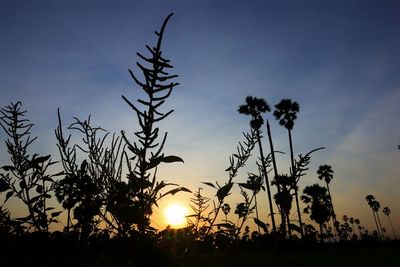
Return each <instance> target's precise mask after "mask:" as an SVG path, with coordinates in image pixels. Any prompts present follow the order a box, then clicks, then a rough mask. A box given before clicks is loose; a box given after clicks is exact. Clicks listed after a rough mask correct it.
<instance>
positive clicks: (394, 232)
mask: <svg viewBox="0 0 400 267" xmlns="http://www.w3.org/2000/svg"><path fill="white" fill-rule="evenodd" d="M387 217H388V219H389V223H390V226H391V227H392V231H393V236H394V239H397V237H396V231H395V230H394V227H393V224H392V220H391V219H390V216H389V215H388V216H387Z"/></svg>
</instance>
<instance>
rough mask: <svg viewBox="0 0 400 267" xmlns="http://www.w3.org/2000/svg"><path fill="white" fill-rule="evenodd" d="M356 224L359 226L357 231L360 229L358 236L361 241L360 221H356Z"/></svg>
mask: <svg viewBox="0 0 400 267" xmlns="http://www.w3.org/2000/svg"><path fill="white" fill-rule="evenodd" d="M354 223H355V224H356V225H357V229H358V236H359V238H360V239H361V232H360V228H361V227H360V219H354Z"/></svg>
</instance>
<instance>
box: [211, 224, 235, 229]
mask: <svg viewBox="0 0 400 267" xmlns="http://www.w3.org/2000/svg"><path fill="white" fill-rule="evenodd" d="M215 226H217V227H223V228H228V229H232V228H233V225H232V224H230V223H218V224H215Z"/></svg>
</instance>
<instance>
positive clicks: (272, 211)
mask: <svg viewBox="0 0 400 267" xmlns="http://www.w3.org/2000/svg"><path fill="white" fill-rule="evenodd" d="M257 140H258V148H259V149H260V157H261V163H262V168H263V172H264V176H265V184H266V185H267V194H268V201H269V210H270V214H271V220H272V229H273V230H274V232H275V233H276V225H275V217H274V208H273V207H272V199H271V190H270V188H269V181H268V173H267V167H266V166H265V162H264V152H263V149H262V145H261V136H260V129H257Z"/></svg>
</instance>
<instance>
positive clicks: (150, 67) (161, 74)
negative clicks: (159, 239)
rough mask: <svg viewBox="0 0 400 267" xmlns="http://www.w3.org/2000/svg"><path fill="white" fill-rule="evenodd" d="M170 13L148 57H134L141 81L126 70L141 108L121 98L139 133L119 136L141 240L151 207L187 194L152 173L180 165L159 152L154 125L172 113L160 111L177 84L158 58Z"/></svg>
mask: <svg viewBox="0 0 400 267" xmlns="http://www.w3.org/2000/svg"><path fill="white" fill-rule="evenodd" d="M172 15H173V14H172V13H171V14H170V15H168V16H167V17H166V19H165V20H164V23H163V24H162V26H161V29H160V31H158V32H157V31H156V32H155V34H156V35H157V43H156V45H155V46H153V47H151V46H149V45H146V48H147V50H148V52H150V56H144V55H142V54H140V53H137V55H138V57H139V58H140V59H141V60H142V61H143V62H144V63H140V62H137V63H136V65H137V66H138V68H139V69H140V71H141V72H142V75H143V78H144V80H143V81H140V80H139V78H137V77H136V75H135V74H134V73H133V72H132V71H131V70H129V73H130V75H131V77H132V79H133V80H134V82H135V83H136V84H137V85H138V86H139V87H140V88H141V89H142V91H143V93H144V94H145V96H146V99H140V98H139V99H137V102H138V103H139V104H140V105H142V107H143V108H142V109H140V108H139V107H138V106H136V105H135V104H133V103H132V102H131V101H130V100H128V99H127V98H126V97H125V96H122V98H123V99H124V100H125V102H126V103H127V104H128V105H129V106H130V107H131V108H132V109H133V111H134V112H135V113H136V116H137V119H138V123H139V127H140V130H138V131H136V132H135V133H134V135H135V137H136V138H137V141H134V142H131V141H129V140H128V138H127V136H126V134H125V132H124V131H122V137H123V139H124V140H125V142H126V143H127V146H128V149H129V151H130V152H131V153H132V154H133V157H132V158H130V159H129V161H128V166H129V174H128V176H127V177H128V179H129V184H130V185H134V186H135V187H136V186H137V188H135V189H138V201H139V203H138V205H139V208H140V212H139V221H138V227H139V231H140V233H141V236H142V237H143V235H144V233H145V230H146V229H148V228H149V226H150V221H149V217H150V215H151V214H152V206H153V205H156V204H157V201H158V200H160V199H161V198H162V197H164V196H166V195H167V194H172V195H174V194H176V193H177V192H179V191H187V192H190V190H189V189H187V188H184V187H178V186H177V185H175V184H170V183H165V182H163V181H161V182H158V181H157V178H156V173H157V172H156V170H157V167H158V165H159V164H160V163H162V162H165V163H172V162H183V160H182V159H181V158H179V157H177V156H172V155H171V156H166V155H165V154H164V153H163V149H164V145H165V142H166V139H167V133H165V134H164V136H163V137H162V139H161V140H159V138H158V136H159V132H160V129H159V128H158V126H157V124H158V123H159V122H161V121H162V120H164V119H165V118H167V117H168V116H169V115H170V114H171V113H172V112H173V110H169V111H167V112H163V111H161V109H160V108H161V107H162V106H163V104H164V103H165V101H166V100H167V98H168V97H169V96H170V95H171V93H172V91H173V89H174V88H175V87H176V86H177V85H179V83H177V82H174V81H173V79H174V78H176V77H178V75H170V74H169V73H168V69H172V68H173V66H172V65H171V63H170V60H168V59H166V58H165V57H164V56H162V50H161V44H162V40H163V35H164V30H165V27H166V25H167V23H168V21H169V19H170V18H171V16H172ZM151 171H153V179H152V180H150V177H151V173H150V172H151ZM167 186H174V187H175V188H174V189H171V190H170V191H168V193H167V194H161V195H159V192H160V190H161V189H163V188H165V187H167Z"/></svg>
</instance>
